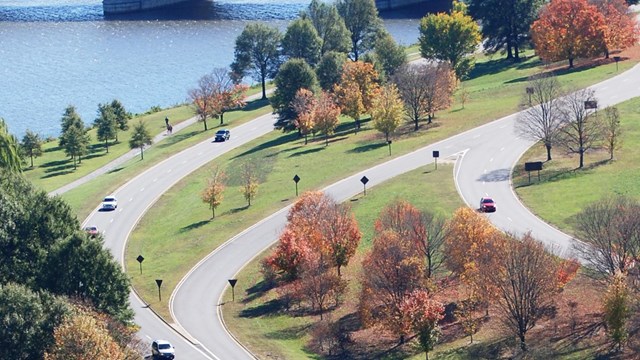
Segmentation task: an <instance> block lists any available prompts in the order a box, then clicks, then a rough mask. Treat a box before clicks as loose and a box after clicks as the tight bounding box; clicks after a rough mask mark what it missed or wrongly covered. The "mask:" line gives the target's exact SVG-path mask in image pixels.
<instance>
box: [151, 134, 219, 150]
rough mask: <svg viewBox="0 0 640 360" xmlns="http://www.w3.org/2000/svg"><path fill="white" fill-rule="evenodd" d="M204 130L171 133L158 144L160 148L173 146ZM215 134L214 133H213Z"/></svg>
mask: <svg viewBox="0 0 640 360" xmlns="http://www.w3.org/2000/svg"><path fill="white" fill-rule="evenodd" d="M201 132H202V130H193V131H189V132H179V133H177V134H175V135H171V136H169V137H168V138H167V139H166V140H165V141H163V142H161V143H159V144H158V145H157V146H158V148H160V149H164V148H168V147H171V146H173V145H175V144H178V143H180V142H182V141H185V140H187V139H190V138H192V137H194V136H196V135H198V134H200V133H201ZM212 136H213V134H212Z"/></svg>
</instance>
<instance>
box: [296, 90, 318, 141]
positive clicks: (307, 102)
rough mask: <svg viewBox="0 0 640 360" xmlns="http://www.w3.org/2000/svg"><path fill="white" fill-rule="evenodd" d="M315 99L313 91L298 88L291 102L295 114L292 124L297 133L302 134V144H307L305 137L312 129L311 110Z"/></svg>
mask: <svg viewBox="0 0 640 360" xmlns="http://www.w3.org/2000/svg"><path fill="white" fill-rule="evenodd" d="M316 104H317V101H316V98H315V96H314V95H313V92H311V90H308V89H298V91H297V92H296V96H295V97H294V98H293V101H292V102H291V107H292V108H293V111H294V112H295V113H296V114H297V117H296V119H295V120H294V121H293V124H294V126H295V127H296V128H297V129H298V133H299V134H300V135H301V136H304V144H305V145H307V137H308V135H309V133H310V132H312V131H313V130H314V125H315V122H314V118H313V111H314V109H315V107H316Z"/></svg>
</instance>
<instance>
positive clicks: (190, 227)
mask: <svg viewBox="0 0 640 360" xmlns="http://www.w3.org/2000/svg"><path fill="white" fill-rule="evenodd" d="M209 221H211V219H209V220H202V221H198V222H194V223H192V224H189V225H187V226H183V227H181V228H180V232H181V233H184V232H187V231H191V230H194V229H197V228H200V227H203V226H205V225H207V224H208V223H209Z"/></svg>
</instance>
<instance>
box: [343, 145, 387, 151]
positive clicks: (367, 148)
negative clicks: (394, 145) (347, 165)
mask: <svg viewBox="0 0 640 360" xmlns="http://www.w3.org/2000/svg"><path fill="white" fill-rule="evenodd" d="M385 146H387V144H386V143H373V144H366V145H361V146H358V147H356V148H353V149H351V150H348V151H347V152H349V153H356V154H357V153H363V152H367V151H371V150H376V149H379V148H381V147H385Z"/></svg>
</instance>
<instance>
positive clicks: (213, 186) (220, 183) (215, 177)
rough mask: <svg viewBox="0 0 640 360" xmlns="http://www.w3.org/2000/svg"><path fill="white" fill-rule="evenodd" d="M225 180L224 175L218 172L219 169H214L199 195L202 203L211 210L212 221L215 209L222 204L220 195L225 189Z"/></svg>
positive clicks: (220, 171)
mask: <svg viewBox="0 0 640 360" xmlns="http://www.w3.org/2000/svg"><path fill="white" fill-rule="evenodd" d="M225 178H226V175H225V173H224V172H223V171H222V170H220V168H216V169H215V170H214V171H213V173H212V174H211V177H210V178H209V179H208V180H207V186H206V187H205V188H204V191H203V192H202V195H201V198H202V201H203V202H205V203H206V204H208V205H209V208H210V209H211V218H212V219H215V217H216V208H217V207H218V206H219V205H220V204H221V203H222V199H223V195H222V193H223V192H224V189H225V184H224V180H225Z"/></svg>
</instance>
